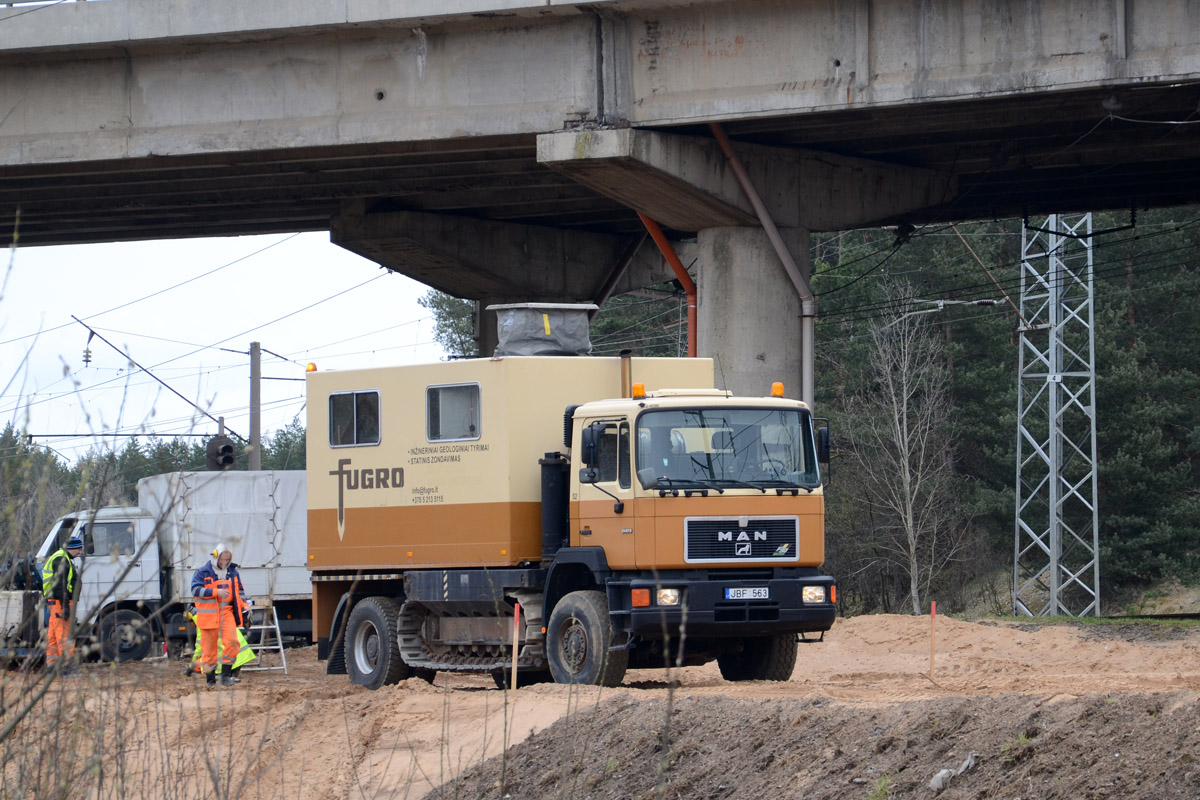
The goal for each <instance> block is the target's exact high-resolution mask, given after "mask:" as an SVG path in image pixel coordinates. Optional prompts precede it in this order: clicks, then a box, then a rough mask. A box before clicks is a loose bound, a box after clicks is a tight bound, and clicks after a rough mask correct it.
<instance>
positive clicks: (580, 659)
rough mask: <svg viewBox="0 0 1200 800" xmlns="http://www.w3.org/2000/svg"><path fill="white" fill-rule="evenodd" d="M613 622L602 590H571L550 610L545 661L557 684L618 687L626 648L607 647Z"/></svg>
mask: <svg viewBox="0 0 1200 800" xmlns="http://www.w3.org/2000/svg"><path fill="white" fill-rule="evenodd" d="M611 644H612V622H611V621H610V620H609V617H608V598H607V597H605V596H604V593H603V592H595V591H581V592H571V593H570V594H568V595H567V596H566V597H564V598H563V599H562V600H559V601H558V605H556V606H555V607H554V611H552V612H551V613H550V625H549V627H547V629H546V660H547V661H548V662H549V664H550V674H552V675H553V676H554V680H555V682H556V683H568V684H570V683H575V684H590V685H593V686H620V685H621V680H622V679H623V678H624V677H625V670H626V669H628V667H629V651H628V650H618V651H616V652H613V651H611V650H609V649H608V648H609V645H611Z"/></svg>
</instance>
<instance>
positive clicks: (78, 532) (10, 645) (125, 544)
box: [0, 470, 312, 661]
mask: <svg viewBox="0 0 1200 800" xmlns="http://www.w3.org/2000/svg"><path fill="white" fill-rule="evenodd" d="M305 483H306V482H305V473H304V471H303V470H294V471H278V472H232V471H227V472H173V473H167V474H165V475H156V476H154V477H151V478H145V479H143V480H141V481H139V482H138V505H137V507H132V508H101V509H98V510H94V511H92V510H85V511H80V512H77V513H73V514H67V515H65V516H63V517H62V518H60V519H59V520H58V521H56V522H55V523H54V525H53V526H52V527H51V529H50V532H49V534H48V535H47V536H46V539H45V541H44V542H43V543H42V546H41V548H40V549H39V550H38V553H37V558H38V562H39V563H44V562H45V559H46V558H47V557H49V556H50V555H51V554H52V553H53V552H54V551H55V550H57V549H58V548H59V547H61V546H62V544H63V542H65V541H66V540H67V539H68V538H70V537H71V536H73V535H74V536H79V537H80V538H82V539H83V541H84V553H83V556H82V565H81V567H80V569H79V574H80V579H79V580H78V582H79V584H80V588H79V590H78V591H79V595H78V599H77V601H76V604H75V613H74V617H75V622H76V625H77V626H78V629H79V631H80V633H81V635H83V636H88V637H92V638H93V639H94V641H96V643H97V644H98V645H99V648H100V655H101V657H102V658H104V659H105V660H110V661H126V660H135V659H140V658H144V657H145V656H146V655H147V654H148V653H149V652H150V651H151V647H152V644H153V642H155V641H159V640H162V641H170V640H174V641H178V640H180V639H186V638H187V626H186V623H185V619H184V611H185V609H186V608H187V605H188V603H189V602H190V601H191V597H192V592H191V581H192V575H193V573H194V572H195V571H196V569H197V568H199V567H200V566H201V565H202V564H203V563H204V562H205V561H206V560H207V559H208V558H209V557H210V554H211V552H212V550H213V548H214V547H216V546H217V544H219V543H224V544H227V545H229V546H230V548H231V549H232V550H233V553H234V562H235V563H237V564H238V565H239V569H240V572H241V576H242V581H243V583H244V584H245V587H246V593H247V595H248V596H249V597H250V598H251V600H252V602H253V604H254V605H255V606H256V607H267V606H270V605H273V606H274V607H275V610H276V613H277V614H278V617H279V623H280V629H281V633H282V634H283V635H284V636H289V635H290V636H302V637H307V636H309V635H310V634H311V629H312V581H311V578H310V574H309V572H308V569H307V565H306V557H307V545H308V524H307V497H306V491H305ZM4 594H6V595H7V597H5V598H3V599H0V609H4V612H5V615H6V616H7V617H9V618H11V619H9V620H7V622H6V624H5V633H6V639H7V641H6V645H7V647H6V649H7V650H8V651H9V652H10V654H11V653H18V652H19V651H21V649H22V646H24V648H25V649H29V648H30V647H31V646H32V645H34V644H35V642H36V639H35V638H34V637H35V635H36V634H37V633H39V630H38V629H39V628H40V625H37V624H36V623H37V622H40V620H41V616H42V615H41V614H37V615H36V618H35V619H34V620H33V623H35V624H32V625H31V622H30V619H29V611H30V597H29V593H28V592H27V593H25V594H24V596H22V594H21V593H19V592H7V593H4Z"/></svg>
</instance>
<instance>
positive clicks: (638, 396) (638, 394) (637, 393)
mask: <svg viewBox="0 0 1200 800" xmlns="http://www.w3.org/2000/svg"><path fill="white" fill-rule="evenodd" d="M633 399H634V400H645V399H646V384H644V383H635V384H634V385H633Z"/></svg>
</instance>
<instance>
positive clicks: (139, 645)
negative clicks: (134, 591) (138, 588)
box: [100, 608, 150, 661]
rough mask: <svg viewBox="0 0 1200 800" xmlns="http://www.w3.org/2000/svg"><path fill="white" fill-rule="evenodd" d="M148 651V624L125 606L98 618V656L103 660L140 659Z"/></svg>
mask: <svg viewBox="0 0 1200 800" xmlns="http://www.w3.org/2000/svg"><path fill="white" fill-rule="evenodd" d="M149 652H150V626H149V625H147V624H146V620H145V618H144V617H143V616H142V615H141V614H139V613H137V612H136V611H130V610H129V609H127V608H121V609H117V610H116V611H113V612H112V613H111V614H107V615H105V616H104V618H103V619H101V620H100V657H101V658H102V659H104V660H105V661H140V660H142V659H143V658H145V657H146V654H147V653H149Z"/></svg>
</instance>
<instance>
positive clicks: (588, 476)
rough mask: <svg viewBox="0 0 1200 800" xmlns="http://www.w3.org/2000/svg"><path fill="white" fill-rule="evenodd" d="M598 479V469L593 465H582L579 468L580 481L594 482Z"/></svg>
mask: <svg viewBox="0 0 1200 800" xmlns="http://www.w3.org/2000/svg"><path fill="white" fill-rule="evenodd" d="M599 479H600V471H599V470H598V469H596V468H595V467H584V468H583V469H581V470H579V482H580V483H595V482H596V481H598V480H599Z"/></svg>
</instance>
